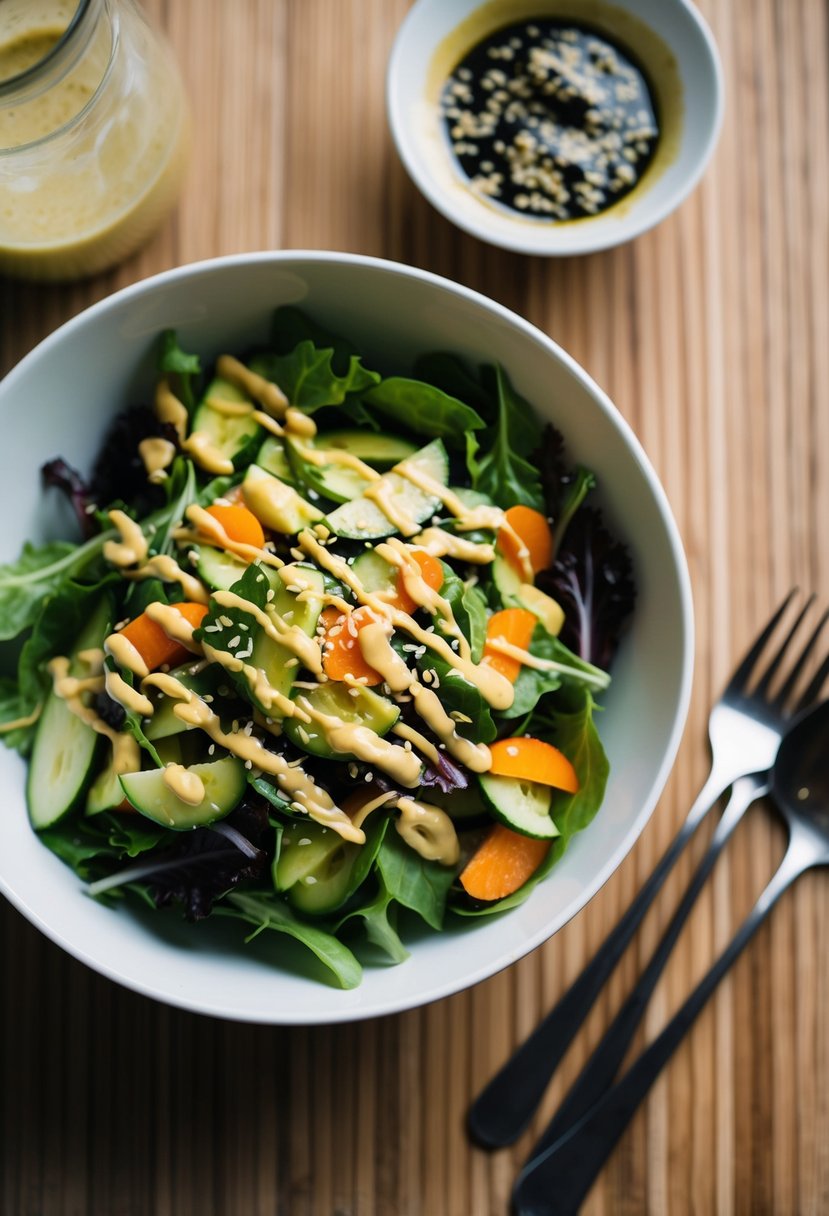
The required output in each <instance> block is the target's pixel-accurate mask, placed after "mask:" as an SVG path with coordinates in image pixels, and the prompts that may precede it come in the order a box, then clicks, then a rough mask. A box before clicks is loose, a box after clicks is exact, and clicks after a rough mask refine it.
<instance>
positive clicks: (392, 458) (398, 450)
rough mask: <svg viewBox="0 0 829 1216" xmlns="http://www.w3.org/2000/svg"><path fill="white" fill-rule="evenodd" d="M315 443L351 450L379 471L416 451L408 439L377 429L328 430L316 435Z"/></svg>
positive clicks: (392, 466) (345, 450)
mask: <svg viewBox="0 0 829 1216" xmlns="http://www.w3.org/2000/svg"><path fill="white" fill-rule="evenodd" d="M317 443H318V445H319V446H320V447H321V448H338V449H339V450H340V451H341V452H351V453H352V455H354V456H356V457H357V459H358V460H363V461H365V463H366V464H370V465H371V467H372V468H373V469H377V471H378V472H380V473H384V472H385V471H386V469H391V468H394V466H395V465H396V464H399V463H400V461H401V460H408V458H409V457H410V456H414V454H415V452H416V451H417V448H416V447H415V445H414V444H413V443H409V441H408V439H399V438H398V436H397V435H387V434H383V433H382V432H378V431H328V432H327V433H326V434H325V435H320V436H319V437H318V439H317Z"/></svg>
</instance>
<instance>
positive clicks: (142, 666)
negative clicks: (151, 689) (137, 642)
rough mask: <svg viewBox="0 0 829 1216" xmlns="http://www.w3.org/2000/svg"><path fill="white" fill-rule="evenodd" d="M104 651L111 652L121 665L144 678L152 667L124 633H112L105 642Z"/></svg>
mask: <svg viewBox="0 0 829 1216" xmlns="http://www.w3.org/2000/svg"><path fill="white" fill-rule="evenodd" d="M104 651H105V652H106V653H107V654H111V655H112V657H113V659H115V662H116V663H117V664H118V666H119V667H126V668H127V670H128V671H131V672H132V673H133V675H136V676H138V677H139V679H142V680H143V678H144V677H145V676H147V675H149V673H150V669H149V667H148V666H147V664H146V663H145V662H144V660H143V659H142V657H141V655H140V653H139V652H138V651H137V650H136V648H135V647H134V646H133V644H132V642H131V641H130V640H129V638H126V637H124V635H123V634H122V633H111V634H110V635H109V637H108V638H107V639H106V641H105V642H104Z"/></svg>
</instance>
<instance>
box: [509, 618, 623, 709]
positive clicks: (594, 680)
mask: <svg viewBox="0 0 829 1216" xmlns="http://www.w3.org/2000/svg"><path fill="white" fill-rule="evenodd" d="M529 649H530V654H532V655H535V656H536V658H539V659H543V660H544V662H545V664H547V665H548V666H545V667H544V668H543V669H539V668H535V667H522V668H521V671H520V673H519V675H518V679H517V680H516V681H515V698H514V700H513V702H512V705H511V706H510V707H509V709H505V710H502V711H501V716H502V717H503V718H506V719H512V718H520V717H522V716H523V715H524V714H527V713H529V712H530V711H531V710H533V709H535V706H536V705H537V703H538V700H539V698H540V697H542V696H544V694H545V693H548V692H555V691H556V689H558V688H560V687H561V685H562V684H565V683H566V684H576V685H583V686H585V687H587V688H592V689H595V690H597V691H601V690H602V689H605V688H607V686H608V685H609V684H610V676H609V675H608V674H607V672H604V671H602V670H601V669H600V668H598V667H594V666H593V664H592V663H586V662H585V661H584V660H583V659H580V658H578V656H577V655H574V654H573V653H572V651H570V650H568V649H567V647H566V646H565V645H564V644H563V642H561V641H559V639H558V638H556V637H553V636H552V634H549V633H548V632H547V630H546V629H545V628H544V626H543V625H541V624H538V625H536V627H535V629H534V630H533V636H532V639H531V640H530V647H529ZM550 664H553V665H554V666H549V665H550Z"/></svg>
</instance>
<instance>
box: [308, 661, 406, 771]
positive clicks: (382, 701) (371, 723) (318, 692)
mask: <svg viewBox="0 0 829 1216" xmlns="http://www.w3.org/2000/svg"><path fill="white" fill-rule="evenodd" d="M298 696H302V697H305V698H306V699H307V700H308V701H309V702H310V704H311V706H312V707H313V708H314V709H316V710H318V711H319V712H320V713H323V714H330V715H331V716H332V717H336V718H341V719H342V721H343V722H346V723H348V724H349V725H350V726H366V727H368V729H369V730H371V731H374V733H375V735H386V734H388V732H389V731H390V730H391V728H392V727H393V726H394V724H395V722H396V721H397V719H398V718H399V717H400V710H399V708H398V707H397V706H396V705H395V703H394V702H393V701H389V700H388V698H387V697H381V696H380V695H379V694H378V693H376V692H374V691H373V690H372V689H370V688H364V687H362V686H359V687H358V688H357V690H356V696H352V695H351V691H350V689H349V688H348V686H347V685H345V684H340V683H339V682H338V681H335V680H329V681H328V682H327V683H326V684H319V685H317V687H316V688H313V689H302V690H297V692H296V693H295V697H298ZM284 730H285V734H286V735H287V737H288V738H289V739H290V740H291V742H292V743H293V744H295V745H296V746H297V747H301V748H302V749H303V751H306V752H310V754H311V755H312V756H324V757H325V759H327V760H353V759H354V757H353V756H351V755H349V754H348V753H346V752H335V751H334V749H333V748H332V747H331V746H330V745H329V743H328V740H327V738H326V736H325V733H324V731H323V728H322V727H321V726H319V725H317V723H316V722H309V723H304V722H300V721H299V719H298V718H286V719H285V723H284Z"/></svg>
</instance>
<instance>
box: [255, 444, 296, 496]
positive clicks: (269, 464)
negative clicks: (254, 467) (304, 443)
mask: <svg viewBox="0 0 829 1216" xmlns="http://www.w3.org/2000/svg"><path fill="white" fill-rule="evenodd" d="M256 463H257V464H258V465H259V467H260V469H264V470H265V472H266V473H273V475H274V477H278V478H279V480H280V481H284V482H285V483H286V484H287V485H292V484H293V481H294V475H293V473H292V471H291V466H290V464H289V463H288V455H287V453H286V451H285V444H284V443H283V442H282V440H281V439H277V437H276V435H268V437H267V438H266V440H265V442H264V443H263V444H262V446H261V448H260V449H259V453H258V455H257V457H256Z"/></svg>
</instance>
